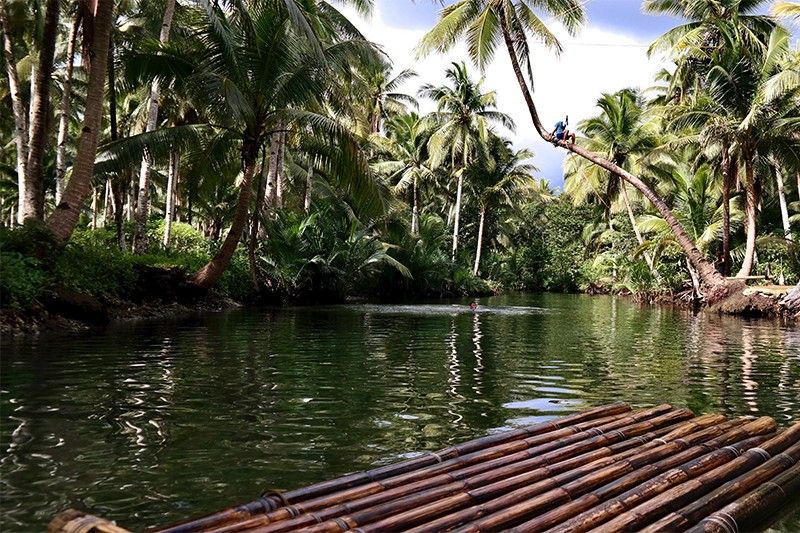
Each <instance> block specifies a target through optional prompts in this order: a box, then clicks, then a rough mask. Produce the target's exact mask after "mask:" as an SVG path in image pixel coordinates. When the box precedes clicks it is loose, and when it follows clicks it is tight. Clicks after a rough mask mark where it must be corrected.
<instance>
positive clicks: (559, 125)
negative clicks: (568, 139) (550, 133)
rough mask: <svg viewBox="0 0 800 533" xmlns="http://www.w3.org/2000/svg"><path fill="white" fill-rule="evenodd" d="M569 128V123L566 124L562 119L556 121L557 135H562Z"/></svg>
mask: <svg viewBox="0 0 800 533" xmlns="http://www.w3.org/2000/svg"><path fill="white" fill-rule="evenodd" d="M565 129H567V125H566V124H564V123H563V122H562V121H560V120H559V121H558V122H556V135H561V134H562V133H564V130H565Z"/></svg>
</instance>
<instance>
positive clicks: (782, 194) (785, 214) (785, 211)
mask: <svg viewBox="0 0 800 533" xmlns="http://www.w3.org/2000/svg"><path fill="white" fill-rule="evenodd" d="M775 181H777V183H778V203H780V205H781V222H782V223H783V238H784V239H786V245H787V246H788V247H789V252H790V253H794V241H793V240H792V227H791V226H790V225H789V207H788V206H787V205H786V189H785V188H784V186H783V176H782V175H781V170H780V168H778V166H777V165H776V166H775Z"/></svg>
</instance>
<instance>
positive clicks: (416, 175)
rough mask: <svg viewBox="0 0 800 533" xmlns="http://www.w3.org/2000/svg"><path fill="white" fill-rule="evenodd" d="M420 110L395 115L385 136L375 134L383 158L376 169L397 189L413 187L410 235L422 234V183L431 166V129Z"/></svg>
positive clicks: (405, 189)
mask: <svg viewBox="0 0 800 533" xmlns="http://www.w3.org/2000/svg"><path fill="white" fill-rule="evenodd" d="M427 126H428V124H427V123H426V122H425V121H424V120H423V119H421V118H420V117H419V115H418V114H417V113H414V112H412V113H408V114H403V115H397V116H395V117H392V118H391V119H390V120H389V121H388V122H387V124H386V137H382V136H375V137H373V142H374V143H375V145H376V148H377V149H378V155H379V157H381V160H380V161H379V162H377V163H375V165H374V167H375V170H376V171H377V172H379V173H380V174H384V175H386V176H387V177H388V179H389V182H390V183H392V184H394V188H395V191H396V192H399V193H402V192H405V191H407V190H408V189H409V188H410V189H411V234H412V235H417V234H418V233H419V193H420V185H421V182H422V181H424V180H427V179H428V178H429V177H430V176H431V169H430V167H429V165H428V140H429V139H430V135H431V132H430V128H429V127H427Z"/></svg>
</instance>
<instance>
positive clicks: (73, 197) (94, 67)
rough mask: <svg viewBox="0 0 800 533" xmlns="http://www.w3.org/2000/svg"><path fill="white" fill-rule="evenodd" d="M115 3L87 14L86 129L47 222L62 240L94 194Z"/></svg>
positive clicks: (100, 2)
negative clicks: (87, 199) (92, 193)
mask: <svg viewBox="0 0 800 533" xmlns="http://www.w3.org/2000/svg"><path fill="white" fill-rule="evenodd" d="M113 11H114V2H113V0H97V9H96V11H95V13H94V16H91V14H89V13H87V14H85V15H84V21H83V22H84V24H87V23H91V24H92V27H93V30H92V33H93V35H92V42H91V47H90V50H89V52H90V53H89V54H88V55H87V56H84V57H91V61H90V62H89V84H88V87H87V89H86V109H85V111H84V118H83V128H82V130H81V136H80V140H79V141H78V151H77V154H76V156H75V162H74V164H73V166H72V177H71V178H70V180H69V183H68V184H67V186H66V188H65V189H64V193H63V194H62V196H61V202H59V204H58V205H57V206H56V209H55V211H54V212H53V214H52V215H50V218H49V219H48V220H47V225H48V227H49V228H50V230H51V231H53V233H55V235H56V236H57V237H58V238H59V239H60V240H61V241H66V240H68V239H69V237H70V235H72V232H73V231H74V230H75V226H76V225H77V223H78V217H79V216H80V212H81V209H82V208H83V205H84V203H85V202H86V198H87V197H88V196H89V193H90V192H91V182H92V176H93V175H94V163H95V156H96V154H97V144H98V141H99V137H100V125H101V119H102V114H103V108H104V106H103V100H104V98H103V96H104V93H105V85H106V63H107V60H108V45H109V38H110V36H111V27H112V24H113V20H114V16H113Z"/></svg>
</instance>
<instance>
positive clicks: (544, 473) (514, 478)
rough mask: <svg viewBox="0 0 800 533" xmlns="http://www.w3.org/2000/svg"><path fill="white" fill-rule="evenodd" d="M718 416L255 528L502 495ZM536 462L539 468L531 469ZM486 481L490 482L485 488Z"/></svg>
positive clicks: (359, 519) (354, 520) (578, 471)
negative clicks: (450, 498)
mask: <svg viewBox="0 0 800 533" xmlns="http://www.w3.org/2000/svg"><path fill="white" fill-rule="evenodd" d="M723 420H724V417H722V416H719V415H709V416H706V417H700V418H697V419H694V420H692V421H690V422H686V423H679V424H677V425H673V426H668V427H666V428H662V429H658V430H656V431H653V432H650V433H648V434H645V435H642V436H639V437H634V438H632V439H628V440H625V441H622V442H620V443H617V444H613V445H610V446H605V447H601V448H598V449H595V450H592V451H589V452H587V453H584V454H582V455H579V456H577V457H573V458H571V459H567V460H565V461H561V462H558V463H555V464H552V465H549V464H548V465H545V466H541V463H542V460H543V459H547V458H542V459H540V458H536V459H535V463H534V461H531V460H528V461H522V462H519V463H514V464H513V465H511V466H507V467H504V468H500V469H495V470H490V471H488V472H484V473H480V474H477V475H475V476H471V477H469V478H466V479H464V480H463V481H462V480H457V481H453V482H450V483H447V484H444V485H440V486H438V487H434V488H431V489H429V490H424V489H425V488H426V487H425V486H424V485H423V484H421V483H417V484H414V485H413V486H403V487H398V488H395V489H392V490H389V491H385V492H382V493H380V494H376V495H372V496H367V497H365V498H361V499H358V500H355V501H351V502H347V503H345V504H339V505H334V506H332V507H328V508H325V509H322V510H320V511H318V512H313V513H305V514H301V515H300V516H298V517H296V518H293V519H290V520H284V521H281V522H278V523H275V524H273V525H271V526H269V527H265V528H263V529H260V530H259V531H263V532H270V533H278V532H283V531H292V530H295V529H297V528H300V527H306V526H313V525H314V524H317V523H320V522H323V525H321V526H319V527H318V528H312V529H311V530H309V531H314V530H318V531H327V530H329V528H330V530H337V531H338V530H341V525H340V524H341V523H342V522H341V521H339V520H334V523H328V524H324V522H325V521H330V520H333V519H335V518H338V517H340V516H342V515H344V514H345V513H350V515H349V516H347V517H344V518H342V519H341V520H343V521H344V522H345V523H351V524H365V523H369V522H373V521H376V520H378V519H380V518H385V517H387V516H391V515H394V514H396V513H397V512H398V509H399V510H404V509H411V508H416V507H419V506H420V505H422V504H425V503H430V502H433V501H437V500H440V499H442V498H445V497H448V496H453V495H455V494H457V493H461V492H464V491H472V492H471V493H472V494H475V493H477V492H479V491H480V490H479V487H486V488H485V489H482V490H484V491H489V492H499V493H503V492H508V491H510V490H513V489H515V488H519V487H520V486H524V485H527V484H530V483H533V482H535V481H540V480H542V479H544V478H547V477H550V476H554V475H557V474H560V473H565V472H570V474H569V475H570V476H571V477H570V478H573V477H578V476H580V475H583V473H584V471H591V470H593V469H599V468H602V467H603V466H606V465H608V464H610V463H612V462H614V461H617V460H621V459H624V458H626V457H628V456H630V455H631V454H633V453H636V452H637V451H639V450H641V449H642V448H645V447H647V446H648V445H649V443H650V441H652V440H653V439H656V438H659V437H663V438H666V437H667V435H668V434H670V435H674V438H678V437H679V436H685V435H688V434H689V433H691V431H696V430H697V429H699V428H706V427H708V426H712V425H713V424H716V423H719V422H720V421H723ZM637 447H638V449H637ZM537 465H539V466H538V467H536V466H537ZM514 474H516V475H514ZM509 476H510V477H509ZM498 480H499V481H498ZM493 482H494V483H493ZM490 484H491V486H489V485H490ZM361 510H363V512H361V513H355V511H361ZM298 512H299V511H298ZM266 524H268V519H267V517H257V518H253V519H251V520H249V521H248V523H240V524H239V525H238V527H232V528H221V529H219V530H215V531H214V533H230V532H231V531H239V530H244V529H245V528H246V527H254V526H257V525H266ZM337 524H339V525H337Z"/></svg>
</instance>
